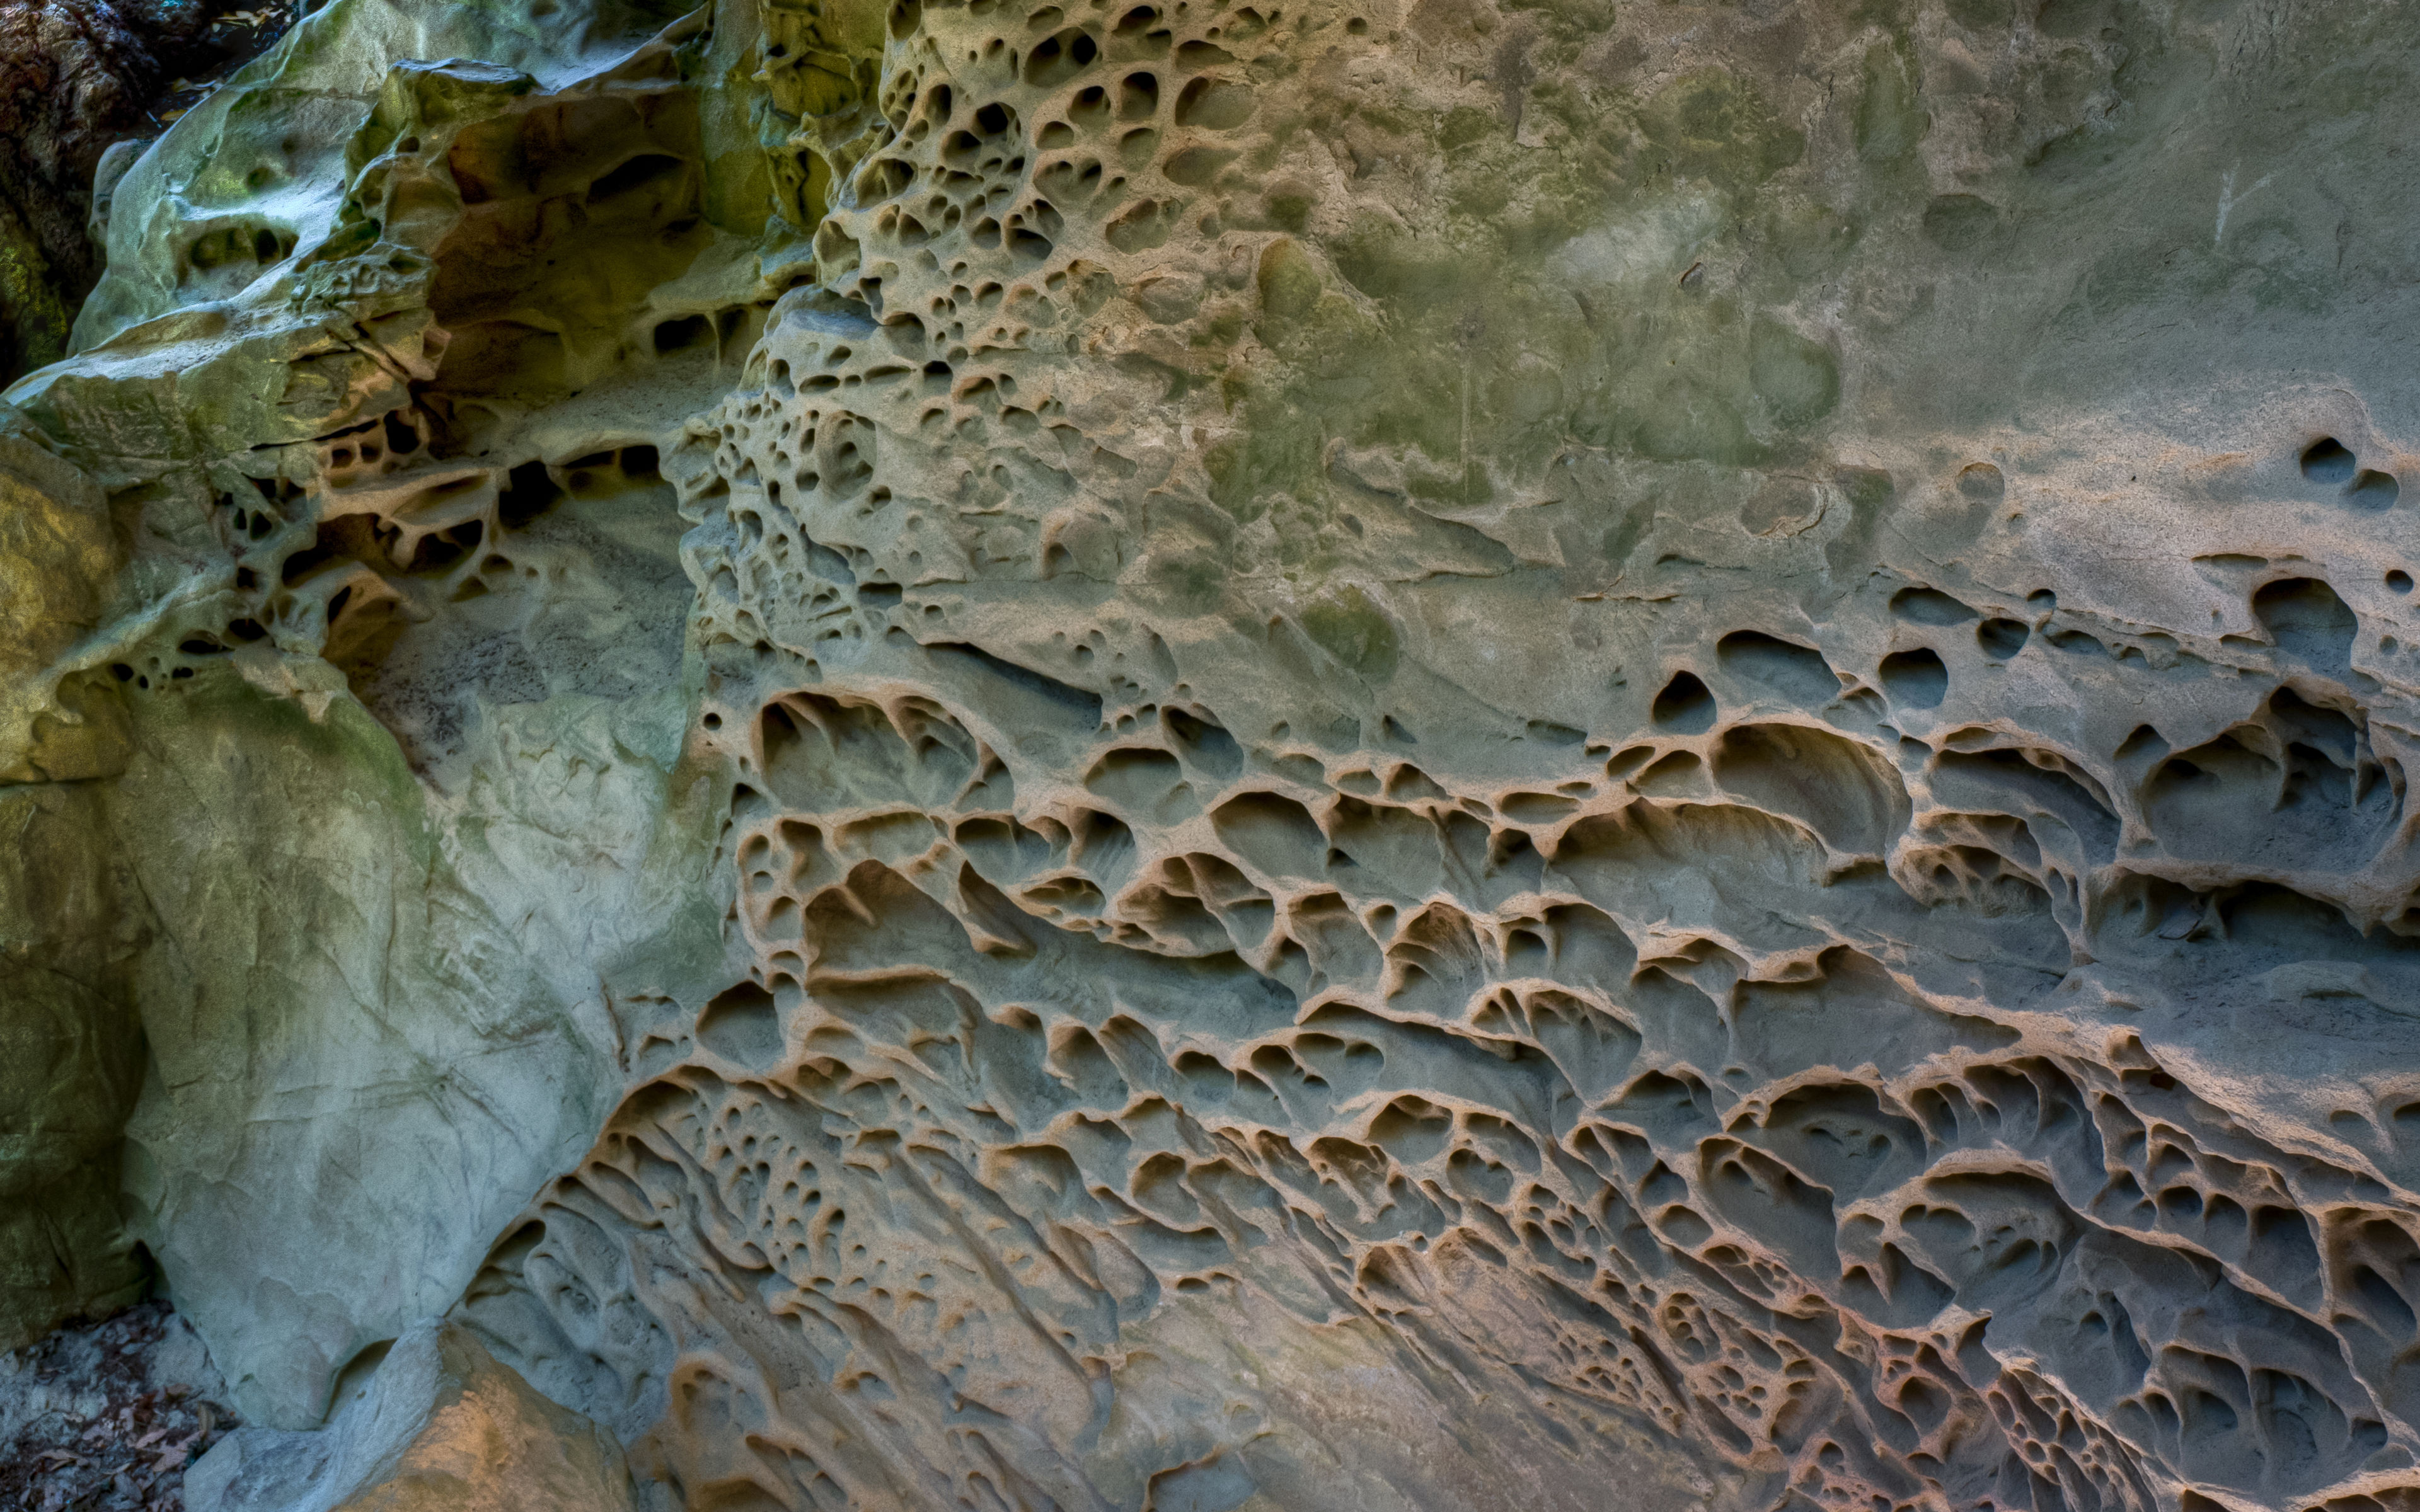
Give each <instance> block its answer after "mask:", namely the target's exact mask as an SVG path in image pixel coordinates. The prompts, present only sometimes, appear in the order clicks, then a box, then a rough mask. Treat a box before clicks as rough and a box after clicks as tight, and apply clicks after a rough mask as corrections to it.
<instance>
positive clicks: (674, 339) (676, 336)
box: [656, 315, 714, 357]
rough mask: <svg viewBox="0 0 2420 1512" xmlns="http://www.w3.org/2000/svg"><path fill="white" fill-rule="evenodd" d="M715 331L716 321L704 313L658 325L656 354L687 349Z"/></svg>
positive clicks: (662, 354) (661, 354)
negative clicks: (709, 318) (707, 317)
mask: <svg viewBox="0 0 2420 1512" xmlns="http://www.w3.org/2000/svg"><path fill="white" fill-rule="evenodd" d="M713 332H714V323H713V322H712V321H710V320H708V319H706V316H702V315H685V316H680V317H679V318H677V319H673V320H666V321H663V322H661V323H660V324H659V325H658V326H657V327H656V355H657V356H659V357H661V356H664V355H665V354H667V353H669V352H677V351H687V350H688V349H689V348H690V347H695V346H698V345H699V344H701V343H703V342H704V341H706V338H707V337H709V336H710V335H712V334H713Z"/></svg>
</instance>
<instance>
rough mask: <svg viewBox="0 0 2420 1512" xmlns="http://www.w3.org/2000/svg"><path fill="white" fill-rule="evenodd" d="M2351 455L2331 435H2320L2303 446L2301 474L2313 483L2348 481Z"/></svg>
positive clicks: (2352, 464)
mask: <svg viewBox="0 0 2420 1512" xmlns="http://www.w3.org/2000/svg"><path fill="white" fill-rule="evenodd" d="M2353 471H2354V462H2353V455H2352V453H2351V452H2350V451H2348V450H2347V449H2346V447H2345V443H2344V442H2342V441H2340V440H2336V439H2335V437H2333V436H2322V437H2320V438H2319V440H2315V441H2313V442H2312V443H2311V444H2310V445H2308V446H2305V447H2304V448H2303V476H2304V477H2306V478H2308V479H2310V480H2311V481H2312V482H2313V483H2327V484H2337V483H2350V482H2351V481H2352V475H2353Z"/></svg>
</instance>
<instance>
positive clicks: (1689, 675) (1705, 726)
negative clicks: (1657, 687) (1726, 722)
mask: <svg viewBox="0 0 2420 1512" xmlns="http://www.w3.org/2000/svg"><path fill="white" fill-rule="evenodd" d="M1648 712H1649V716H1650V717H1652V718H1653V719H1654V721H1655V722H1656V723H1657V724H1660V725H1663V726H1664V727H1666V728H1667V729H1669V730H1675V731H1678V732H1680V733H1683V734H1686V735H1695V734H1702V733H1705V732H1706V731H1708V730H1711V729H1713V728H1714V694H1712V693H1710V692H1708V691H1706V685H1705V684H1704V683H1702V682H1700V681H1699V678H1698V674H1697V673H1696V672H1687V671H1683V672H1675V673H1673V674H1672V680H1671V681H1670V682H1668V683H1667V684H1665V685H1664V691H1663V692H1661V693H1658V694H1656V695H1655V702H1654V705H1653V707H1652V708H1651V709H1650V710H1649V711H1648Z"/></svg>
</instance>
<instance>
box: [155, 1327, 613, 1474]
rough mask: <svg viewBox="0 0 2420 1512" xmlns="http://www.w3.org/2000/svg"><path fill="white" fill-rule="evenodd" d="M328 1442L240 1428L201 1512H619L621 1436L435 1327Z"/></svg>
mask: <svg viewBox="0 0 2420 1512" xmlns="http://www.w3.org/2000/svg"><path fill="white" fill-rule="evenodd" d="M346 1395H347V1399H346V1400H344V1401H342V1402H341V1403H340V1404H339V1405H338V1407H337V1409H336V1411H335V1412H334V1420H333V1421H332V1422H331V1423H330V1425H329V1427H327V1428H326V1429H325V1430H324V1431H321V1432H318V1433H280V1432H278V1431H276V1430H275V1429H273V1428H242V1429H239V1430H238V1431H237V1432H235V1433H233V1434H231V1435H229V1436H228V1437H227V1438H226V1439H225V1440H223V1441H222V1442H221V1443H220V1444H219V1446H218V1447H217V1448H215V1449H213V1450H211V1451H210V1452H209V1454H208V1455H206V1456H204V1457H203V1458H202V1460H201V1462H200V1463H198V1464H196V1465H195V1466H194V1469H193V1472H192V1473H190V1474H188V1475H187V1476H186V1477H185V1497H186V1504H187V1505H188V1506H189V1507H191V1508H192V1509H193V1512H252V1509H262V1512H267V1509H271V1508H275V1509H277V1512H335V1509H338V1508H352V1509H358V1512H370V1509H372V1508H376V1509H378V1512H419V1509H423V1508H426V1509H428V1512H439V1509H442V1512H555V1509H559V1512H616V1509H621V1508H628V1506H630V1504H631V1502H630V1477H629V1472H628V1469H626V1468H625V1466H624V1464H623V1460H622V1451H621V1448H620V1446H619V1445H617V1444H615V1443H614V1442H613V1439H612V1437H611V1436H609V1435H608V1434H607V1433H606V1432H605V1431H604V1430H603V1429H602V1428H599V1427H597V1425H595V1424H594V1423H590V1422H587V1421H586V1420H584V1419H582V1417H581V1416H580V1415H579V1414H578V1413H576V1412H566V1411H565V1410H564V1409H563V1408H561V1407H559V1406H557V1405H555V1404H554V1403H552V1402H550V1401H548V1400H547V1399H546V1398H545V1397H543V1396H539V1395H538V1394H537V1393H535V1392H534V1391H532V1390H530V1388H529V1384H528V1383H527V1382H526V1381H522V1380H521V1379H520V1377H519V1376H516V1375H514V1374H513V1372H512V1371H511V1370H510V1369H508V1368H506V1367H505V1366H504V1365H498V1364H497V1363H496V1362H495V1359H494V1357H493V1356H491V1355H489V1353H488V1351H487V1350H484V1349H482V1348H480V1346H479V1341H478V1340H477V1339H475V1338H473V1337H471V1336H470V1335H468V1334H466V1333H465V1332H464V1331H463V1330H461V1329H460V1328H458V1327H455V1326H453V1325H451V1324H443V1323H424V1324H421V1325H420V1326H418V1327H416V1328H414V1329H412V1330H411V1332H410V1333H408V1334H406V1335H404V1336H403V1337H402V1338H400V1339H398V1340H396V1343H395V1347H394V1348H393V1349H392V1350H388V1351H387V1353H386V1354H385V1356H384V1358H383V1359H381V1360H380V1362H379V1365H378V1368H377V1370H376V1372H375V1374H372V1375H370V1376H369V1378H368V1379H367V1380H366V1381H365V1382H364V1383H363V1384H361V1385H360V1386H358V1387H356V1388H354V1389H353V1390H352V1391H350V1392H349V1393H348V1394H346Z"/></svg>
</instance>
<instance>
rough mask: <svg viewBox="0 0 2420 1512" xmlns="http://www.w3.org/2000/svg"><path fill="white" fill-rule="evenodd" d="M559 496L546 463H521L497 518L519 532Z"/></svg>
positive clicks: (499, 502)
mask: <svg viewBox="0 0 2420 1512" xmlns="http://www.w3.org/2000/svg"><path fill="white" fill-rule="evenodd" d="M562 497H563V489H562V488H560V487H558V486H556V484H555V481H554V479H553V478H552V477H551V476H550V475H549V474H548V472H547V471H546V464H545V463H543V462H524V463H522V464H521V465H520V466H519V467H517V468H515V469H513V471H511V472H510V473H508V474H506V476H505V478H504V492H503V493H502V494H500V495H498V496H497V499H496V519H497V521H498V523H500V524H502V525H503V526H504V528H505V529H507V530H519V529H520V528H521V527H522V526H524V525H527V524H528V523H529V522H530V521H532V520H534V519H535V518H537V517H539V516H540V515H543V514H545V513H546V512H547V511H548V510H550V509H552V508H553V507H554V505H555V502H556V501H558V500H560V499H561V498H562ZM289 580H290V579H289Z"/></svg>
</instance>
